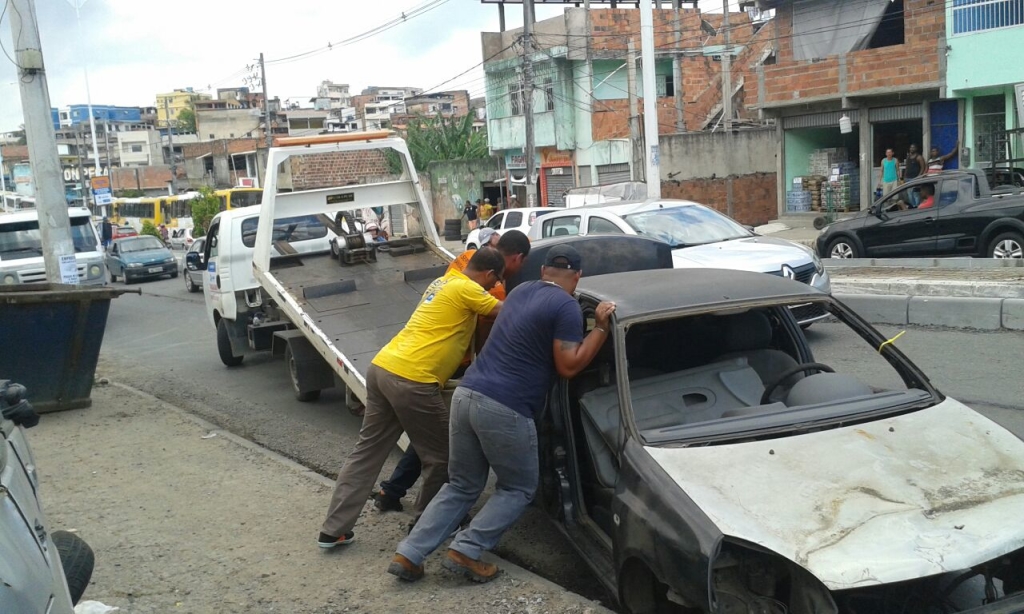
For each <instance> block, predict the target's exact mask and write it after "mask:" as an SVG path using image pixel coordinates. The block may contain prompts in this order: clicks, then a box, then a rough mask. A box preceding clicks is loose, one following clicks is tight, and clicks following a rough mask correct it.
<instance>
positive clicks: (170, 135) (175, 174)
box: [164, 96, 178, 196]
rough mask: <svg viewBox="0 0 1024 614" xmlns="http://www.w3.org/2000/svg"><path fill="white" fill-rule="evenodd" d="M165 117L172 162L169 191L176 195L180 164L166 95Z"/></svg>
mask: <svg viewBox="0 0 1024 614" xmlns="http://www.w3.org/2000/svg"><path fill="white" fill-rule="evenodd" d="M164 117H166V118H167V151H168V152H169V157H170V162H171V183H170V185H168V186H167V190H168V193H169V194H170V195H171V196H174V180H175V179H177V178H178V164H177V162H176V161H175V158H174V128H172V127H171V112H170V109H169V108H168V106H167V97H166V96H164Z"/></svg>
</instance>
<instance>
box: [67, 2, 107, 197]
mask: <svg viewBox="0 0 1024 614" xmlns="http://www.w3.org/2000/svg"><path fill="white" fill-rule="evenodd" d="M68 2H70V3H71V6H73V7H75V23H76V27H77V28H78V44H79V45H81V44H82V18H81V14H80V9H81V8H82V5H83V4H85V3H86V0H68ZM79 53H81V54H82V71H83V72H84V73H85V106H86V108H88V109H89V133H90V134H91V135H92V158H93V160H94V162H93V164H95V166H94V168H95V169H96V173H95V174H96V175H99V174H100V148H99V144H98V143H97V142H96V117H95V114H94V113H93V112H92V92H91V91H90V89H89V66H88V64H86V63H85V53H84V49H82V48H81V47H80V48H79ZM108 156H109V154H108ZM108 168H109V164H108ZM108 172H109V171H108ZM82 180H83V181H84V180H85V178H84V176H83V178H82ZM82 185H83V186H84V185H85V184H84V183H83V184H82ZM89 194H92V189H90V190H89ZM82 205H83V206H84V205H85V188H84V187H83V189H82ZM95 209H96V202H95V198H94V199H93V210H94V211H93V213H95Z"/></svg>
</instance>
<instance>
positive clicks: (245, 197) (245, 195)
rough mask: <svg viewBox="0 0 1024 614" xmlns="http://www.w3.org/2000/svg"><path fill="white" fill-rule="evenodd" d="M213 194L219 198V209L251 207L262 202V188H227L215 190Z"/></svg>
mask: <svg viewBox="0 0 1024 614" xmlns="http://www.w3.org/2000/svg"><path fill="white" fill-rule="evenodd" d="M214 195H216V196H217V198H219V199H220V210H221V211H228V210H229V209H240V208H242V207H252V206H255V205H259V204H261V203H262V202H263V188H228V189H226V190H217V191H215V192H214Z"/></svg>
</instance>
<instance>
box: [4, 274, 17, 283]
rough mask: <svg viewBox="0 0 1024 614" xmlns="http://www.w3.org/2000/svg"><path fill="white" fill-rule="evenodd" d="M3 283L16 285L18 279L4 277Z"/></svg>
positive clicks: (9, 276) (15, 277)
mask: <svg viewBox="0 0 1024 614" xmlns="http://www.w3.org/2000/svg"><path fill="white" fill-rule="evenodd" d="M4 283H5V284H7V285H12V284H16V283H18V278H17V276H15V275H4Z"/></svg>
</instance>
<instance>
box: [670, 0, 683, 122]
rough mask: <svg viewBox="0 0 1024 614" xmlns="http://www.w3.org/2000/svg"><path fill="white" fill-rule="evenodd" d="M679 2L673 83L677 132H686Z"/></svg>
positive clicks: (674, 0) (675, 5)
mask: <svg viewBox="0 0 1024 614" xmlns="http://www.w3.org/2000/svg"><path fill="white" fill-rule="evenodd" d="M679 5H680V2H679V0H672V10H673V11H674V12H675V20H674V21H675V27H674V28H672V30H673V34H674V36H675V43H676V49H675V51H676V52H675V53H674V54H672V83H673V84H674V85H675V88H674V89H675V92H673V93H674V95H675V103H676V131H677V132H686V98H685V97H684V96H685V93H686V91H685V90H684V89H683V56H682V50H681V49H680V48H679V43H680V42H681V36H682V35H681V28H682V25H681V22H680V20H679V9H680V6H679Z"/></svg>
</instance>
